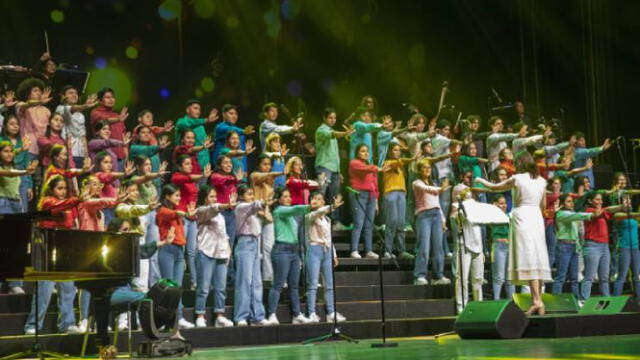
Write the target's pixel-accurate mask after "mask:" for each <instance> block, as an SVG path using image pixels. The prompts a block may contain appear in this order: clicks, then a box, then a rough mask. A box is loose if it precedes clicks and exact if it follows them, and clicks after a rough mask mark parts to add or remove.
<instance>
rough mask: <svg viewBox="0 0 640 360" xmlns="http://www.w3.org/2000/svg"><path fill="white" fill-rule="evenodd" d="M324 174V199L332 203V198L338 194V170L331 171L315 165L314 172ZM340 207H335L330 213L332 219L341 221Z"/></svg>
mask: <svg viewBox="0 0 640 360" xmlns="http://www.w3.org/2000/svg"><path fill="white" fill-rule="evenodd" d="M321 173H322V174H325V175H326V177H327V182H328V183H327V185H326V189H325V191H324V201H325V203H327V204H333V198H334V197H336V196H338V194H340V172H333V171H331V170H329V169H327V168H324V167H322V166H318V167H316V174H317V175H320V174H321ZM340 209H341V208H337V209H336V210H334V211H333V212H332V213H331V218H332V219H333V221H341V217H340V215H341V213H340Z"/></svg>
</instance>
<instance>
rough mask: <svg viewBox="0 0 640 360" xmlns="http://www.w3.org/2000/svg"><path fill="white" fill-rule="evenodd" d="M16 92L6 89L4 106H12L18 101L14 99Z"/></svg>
mask: <svg viewBox="0 0 640 360" xmlns="http://www.w3.org/2000/svg"><path fill="white" fill-rule="evenodd" d="M15 97H16V93H15V92H13V90H7V91H6V92H5V93H4V106H6V107H12V106H14V105H15V104H17V103H18V100H16V99H15Z"/></svg>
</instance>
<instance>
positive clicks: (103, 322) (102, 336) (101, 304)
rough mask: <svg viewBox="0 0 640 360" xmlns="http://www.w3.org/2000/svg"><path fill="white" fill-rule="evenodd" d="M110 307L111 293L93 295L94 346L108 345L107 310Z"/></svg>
mask: <svg viewBox="0 0 640 360" xmlns="http://www.w3.org/2000/svg"><path fill="white" fill-rule="evenodd" d="M110 308H111V294H104V295H101V296H99V297H96V296H95V295H94V298H93V313H94V316H95V318H96V340H95V341H96V347H97V348H99V347H101V346H108V345H109V344H110V341H109V310H110Z"/></svg>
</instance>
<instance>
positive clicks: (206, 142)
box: [203, 135, 213, 149]
mask: <svg viewBox="0 0 640 360" xmlns="http://www.w3.org/2000/svg"><path fill="white" fill-rule="evenodd" d="M203 145H204V148H205V149H209V148H211V147H212V146H213V141H212V140H211V135H209V136H207V138H206V139H205V140H204V144H203Z"/></svg>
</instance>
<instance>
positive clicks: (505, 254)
mask: <svg viewBox="0 0 640 360" xmlns="http://www.w3.org/2000/svg"><path fill="white" fill-rule="evenodd" d="M491 259H492V260H493V261H492V262H491V274H492V275H493V300H500V292H501V291H502V286H503V285H504V291H505V295H506V299H511V298H512V297H513V293H514V292H515V291H516V287H515V286H514V285H511V283H510V282H509V280H507V279H508V277H507V272H508V270H507V269H508V268H509V243H506V242H500V241H494V242H493V245H492V246H491Z"/></svg>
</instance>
